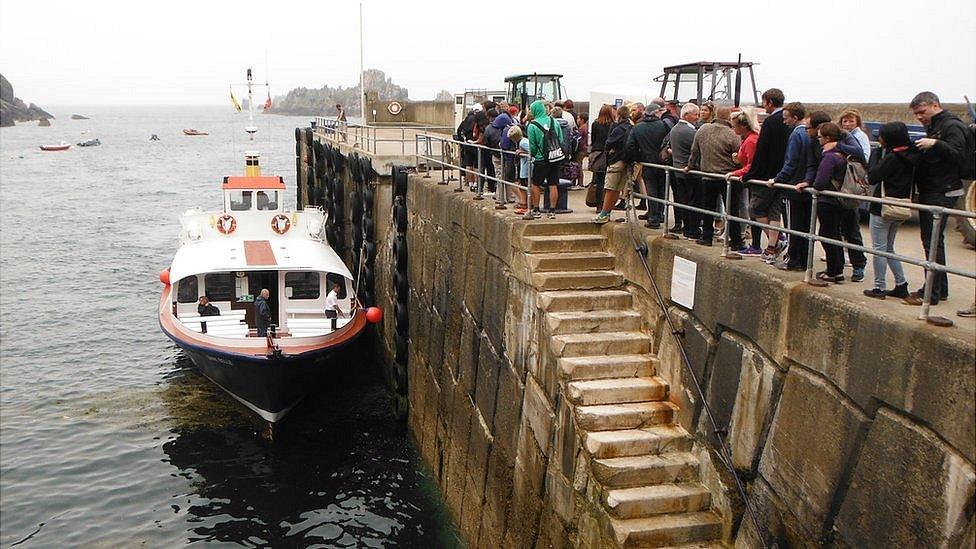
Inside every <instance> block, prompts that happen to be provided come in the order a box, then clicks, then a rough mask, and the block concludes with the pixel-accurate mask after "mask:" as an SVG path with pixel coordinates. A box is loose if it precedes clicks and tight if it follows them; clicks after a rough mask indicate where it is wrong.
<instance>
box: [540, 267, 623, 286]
mask: <svg viewBox="0 0 976 549" xmlns="http://www.w3.org/2000/svg"><path fill="white" fill-rule="evenodd" d="M623 283H624V275H622V274H620V273H618V272H615V271H548V272H543V273H534V274H533V275H532V285H533V286H535V287H536V288H538V289H540V290H543V291H545V290H594V289H607V288H617V287H619V286H620V285H622V284H623Z"/></svg>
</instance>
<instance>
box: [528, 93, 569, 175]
mask: <svg viewBox="0 0 976 549" xmlns="http://www.w3.org/2000/svg"><path fill="white" fill-rule="evenodd" d="M529 112H531V113H532V121H531V122H529V124H528V127H529V154H531V155H532V158H534V159H536V160H543V158H544V156H543V155H544V153H545V148H546V147H545V141H546V134H545V132H543V131H542V130H540V129H539V127H538V126H536V125H535V124H533V123H532V122H538V123H539V125H541V126H542V127H543V128H546V129H547V130H548V129H549V125H550V124H552V119H551V118H549V117H548V116H547V115H546V105H545V103H543V102H542V100H541V99H536V100H535V101H533V102H532V104H531V105H529ZM556 137H557V138H559V142H560V143H562V140H563V129H562V128H561V127H560V126H559V124H556Z"/></svg>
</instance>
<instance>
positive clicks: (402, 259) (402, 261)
mask: <svg viewBox="0 0 976 549" xmlns="http://www.w3.org/2000/svg"><path fill="white" fill-rule="evenodd" d="M409 255H410V254H408V253H407V247H406V246H404V247H402V248H400V250H399V253H397V254H395V255H394V257H393V261H394V264H395V265H396V270H397V271H399V272H402V273H405V272H407V266H408V265H409V260H408V258H409Z"/></svg>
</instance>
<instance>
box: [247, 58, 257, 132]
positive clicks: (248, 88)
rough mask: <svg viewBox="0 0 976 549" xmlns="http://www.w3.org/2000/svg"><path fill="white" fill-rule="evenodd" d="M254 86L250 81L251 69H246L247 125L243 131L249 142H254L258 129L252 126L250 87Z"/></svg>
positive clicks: (252, 105) (252, 94)
mask: <svg viewBox="0 0 976 549" xmlns="http://www.w3.org/2000/svg"><path fill="white" fill-rule="evenodd" d="M253 85H254V82H253V80H252V79H251V69H247V117H248V118H247V119H248V125H247V126H244V131H246V132H247V133H248V135H250V136H251V141H254V134H255V133H257V131H258V127H257V126H255V125H254V91H253V90H252V86H253Z"/></svg>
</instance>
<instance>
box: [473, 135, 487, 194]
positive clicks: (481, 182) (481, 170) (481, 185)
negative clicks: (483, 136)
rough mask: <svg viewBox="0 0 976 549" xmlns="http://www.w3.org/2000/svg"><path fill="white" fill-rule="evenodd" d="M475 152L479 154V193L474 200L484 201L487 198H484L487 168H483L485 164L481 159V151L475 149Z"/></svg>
mask: <svg viewBox="0 0 976 549" xmlns="http://www.w3.org/2000/svg"><path fill="white" fill-rule="evenodd" d="M474 150H475V153H477V155H478V178H477V188H478V193H477V194H476V195H475V196H474V199H475V200H484V198H485V197H484V194H483V193H484V191H485V180H484V173H485V168H484V166H483V164H484V162H483V161H482V158H481V149H479V148H477V147H475V149H474Z"/></svg>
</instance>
